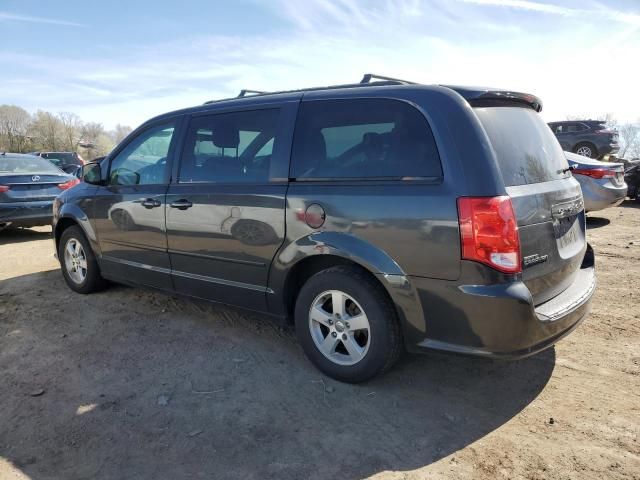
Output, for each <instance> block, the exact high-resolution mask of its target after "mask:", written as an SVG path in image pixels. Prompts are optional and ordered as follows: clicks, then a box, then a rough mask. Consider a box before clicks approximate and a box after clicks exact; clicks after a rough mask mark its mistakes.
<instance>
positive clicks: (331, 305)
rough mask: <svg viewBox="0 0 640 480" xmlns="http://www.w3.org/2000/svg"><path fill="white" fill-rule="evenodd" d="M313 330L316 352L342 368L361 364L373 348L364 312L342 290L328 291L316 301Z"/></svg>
mask: <svg viewBox="0 0 640 480" xmlns="http://www.w3.org/2000/svg"><path fill="white" fill-rule="evenodd" d="M309 329H310V331H311V338H312V339H313V342H314V344H315V346H316V348H317V349H318V350H319V351H320V352H321V353H322V354H323V355H324V356H325V357H326V358H328V359H329V360H331V361H332V362H333V363H336V364H338V365H355V364H356V363H358V362H360V361H361V360H362V359H363V358H364V357H365V355H366V354H367V351H368V350H369V345H370V344H371V328H370V326H369V319H368V318H367V315H366V313H365V311H364V309H363V308H362V307H361V306H360V304H359V303H358V302H357V301H356V300H355V299H354V298H353V297H351V296H350V295H349V294H347V293H345V292H342V291H340V290H327V291H325V292H323V293H321V294H320V295H318V296H317V297H316V298H315V299H314V301H313V303H312V304H311V308H310V309H309Z"/></svg>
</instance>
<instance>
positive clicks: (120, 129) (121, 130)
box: [111, 124, 131, 144]
mask: <svg viewBox="0 0 640 480" xmlns="http://www.w3.org/2000/svg"><path fill="white" fill-rule="evenodd" d="M130 133H131V127H130V126H128V125H120V124H117V125H116V128H115V129H113V131H112V132H111V136H112V137H113V141H114V142H115V143H116V144H118V143H120V142H121V141H122V140H124V139H125V137H126V136H127V135H129V134H130Z"/></svg>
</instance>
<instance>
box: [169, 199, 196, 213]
mask: <svg viewBox="0 0 640 480" xmlns="http://www.w3.org/2000/svg"><path fill="white" fill-rule="evenodd" d="M169 206H170V207H171V208H177V209H178V210H186V209H187V208H191V207H193V203H191V202H190V201H189V200H187V199H185V198H181V199H180V200H176V201H175V202H171V204H170V205H169Z"/></svg>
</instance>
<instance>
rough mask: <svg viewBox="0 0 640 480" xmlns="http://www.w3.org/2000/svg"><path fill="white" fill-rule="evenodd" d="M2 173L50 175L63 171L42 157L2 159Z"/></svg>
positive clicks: (0, 159) (0, 162)
mask: <svg viewBox="0 0 640 480" xmlns="http://www.w3.org/2000/svg"><path fill="white" fill-rule="evenodd" d="M0 173H50V174H52V175H57V174H60V173H62V171H61V170H60V169H59V168H58V167H55V166H53V165H52V164H51V163H50V162H49V161H47V160H45V159H43V158H40V157H18V158H16V157H0Z"/></svg>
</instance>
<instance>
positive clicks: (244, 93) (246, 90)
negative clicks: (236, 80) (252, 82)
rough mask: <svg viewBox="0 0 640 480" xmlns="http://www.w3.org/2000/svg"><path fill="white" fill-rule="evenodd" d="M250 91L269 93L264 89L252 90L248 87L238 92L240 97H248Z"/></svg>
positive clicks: (253, 92)
mask: <svg viewBox="0 0 640 480" xmlns="http://www.w3.org/2000/svg"><path fill="white" fill-rule="evenodd" d="M248 93H250V94H252V95H262V94H265V93H269V92H263V91H262V90H250V89H248V88H243V89H242V90H240V93H239V94H238V98H243V97H246V96H247V94H248Z"/></svg>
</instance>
